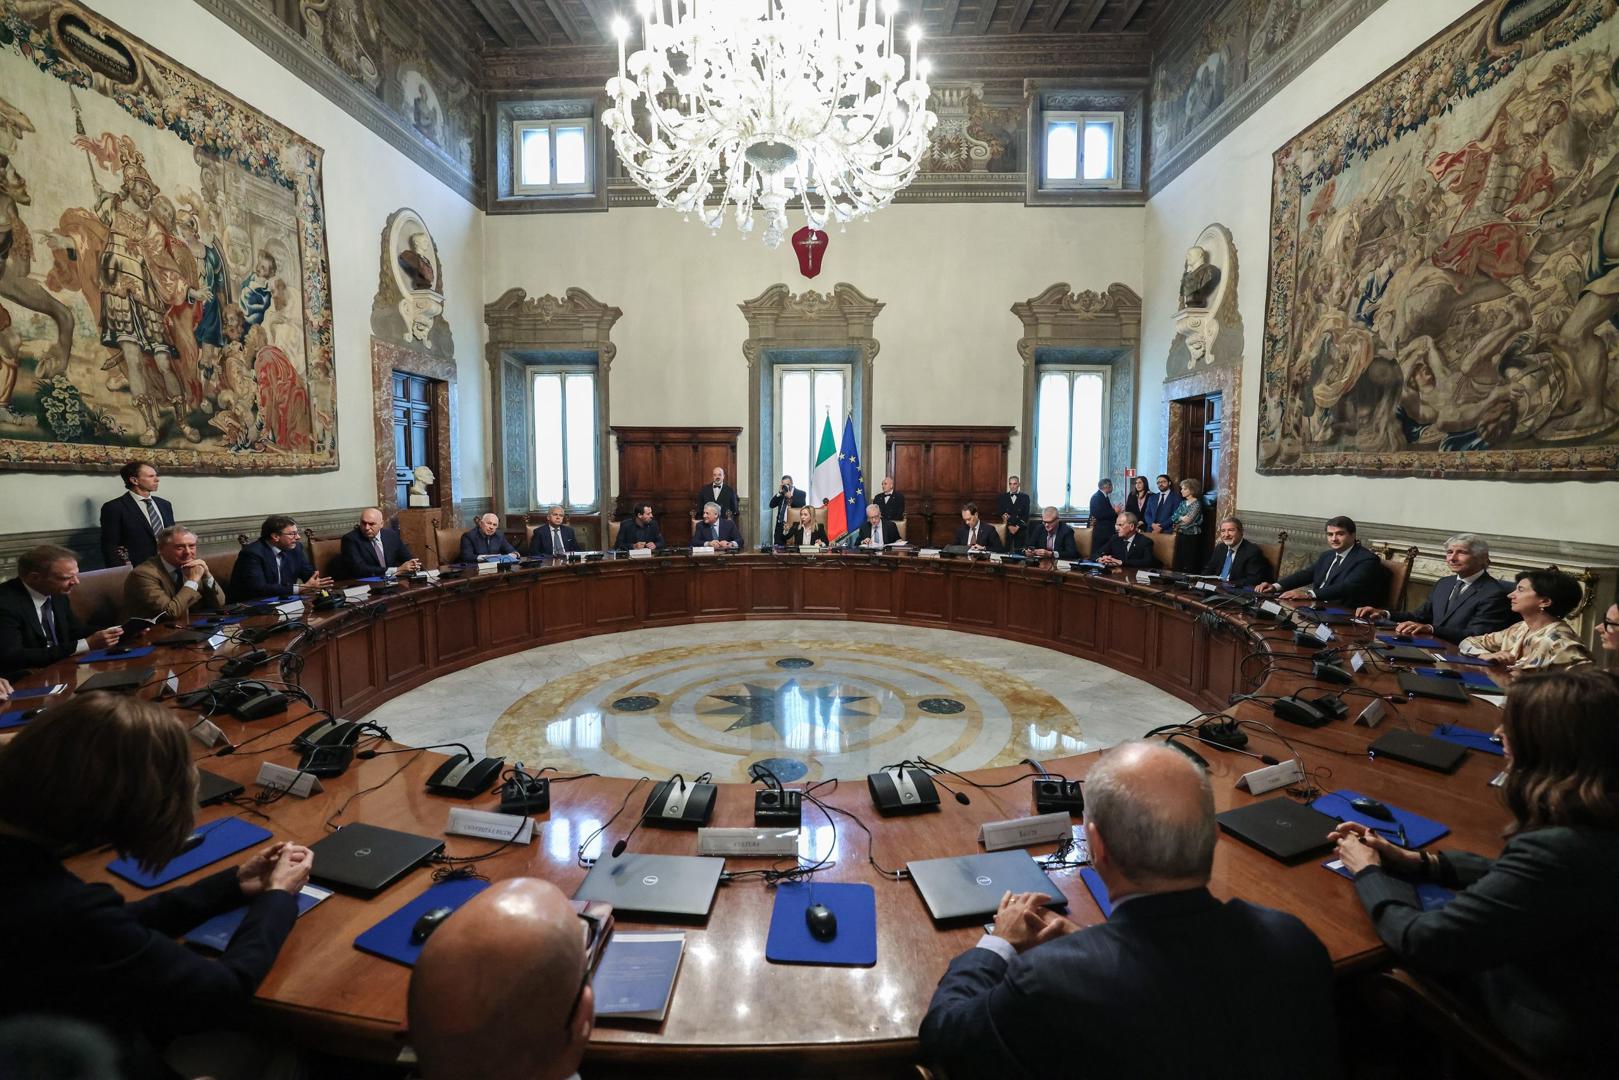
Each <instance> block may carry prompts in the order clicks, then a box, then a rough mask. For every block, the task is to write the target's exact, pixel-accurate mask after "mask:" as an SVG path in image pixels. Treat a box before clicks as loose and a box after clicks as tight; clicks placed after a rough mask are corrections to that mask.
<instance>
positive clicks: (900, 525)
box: [883, 518, 911, 544]
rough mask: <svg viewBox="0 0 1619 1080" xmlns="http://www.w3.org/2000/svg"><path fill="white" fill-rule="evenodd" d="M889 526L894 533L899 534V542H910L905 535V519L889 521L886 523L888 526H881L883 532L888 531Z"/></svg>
mask: <svg viewBox="0 0 1619 1080" xmlns="http://www.w3.org/2000/svg"><path fill="white" fill-rule="evenodd" d="M889 526H893V529H894V531H895V532H896V533H898V534H899V538H900V539H901V540H903V541H905V542H906V543H907V544H908V543H910V542H911V538H910V537H908V536H906V535H905V519H904V518H901V519H900V520H898V521H890V522H889V523H888V525H884V526H883V531H884V532H886V531H888V528H889Z"/></svg>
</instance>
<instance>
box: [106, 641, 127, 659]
mask: <svg viewBox="0 0 1619 1080" xmlns="http://www.w3.org/2000/svg"><path fill="white" fill-rule="evenodd" d="M128 651H129V646H128V645H125V644H123V643H122V642H120V643H119V644H117V645H108V646H107V648H106V653H107V655H108V656H122V655H123V654H124V653H126V652H128Z"/></svg>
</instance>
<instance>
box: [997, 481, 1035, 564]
mask: <svg viewBox="0 0 1619 1080" xmlns="http://www.w3.org/2000/svg"><path fill="white" fill-rule="evenodd" d="M995 513H996V515H997V516H998V517H999V518H1000V520H1001V524H1002V525H1005V526H1006V550H1008V551H1016V550H1018V549H1019V548H1021V547H1022V546H1023V534H1024V532H1025V531H1026V530H1027V528H1028V524H1029V513H1030V511H1029V493H1028V492H1027V491H1024V490H1023V481H1022V480H1020V479H1018V478H1017V477H1015V476H1008V477H1007V478H1006V490H1005V491H1003V492H1001V493H1000V495H998V496H996V499H995Z"/></svg>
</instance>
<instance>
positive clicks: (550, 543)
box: [528, 506, 579, 559]
mask: <svg viewBox="0 0 1619 1080" xmlns="http://www.w3.org/2000/svg"><path fill="white" fill-rule="evenodd" d="M566 516H567V515H566V514H565V513H563V510H562V507H560V506H553V507H551V509H550V510H548V511H546V514H545V524H544V525H541V526H540V527H539V528H537V529H535V530H534V538H533V539H532V540H530V541H529V543H528V553H529V556H530V557H534V556H540V555H543V556H545V557H546V558H551V559H559V558H561V557H562V556H564V555H566V554H567V553H568V552H570V551H578V550H579V541H578V540H576V539H574V535H573V530H572V529H570V528H569V527H568V526H566V525H564V524H562V519H563V518H564V517H566Z"/></svg>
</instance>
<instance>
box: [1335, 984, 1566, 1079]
mask: <svg viewBox="0 0 1619 1080" xmlns="http://www.w3.org/2000/svg"><path fill="white" fill-rule="evenodd" d="M1361 992H1362V995H1363V996H1364V998H1365V1000H1366V1002H1367V1005H1368V1006H1369V1007H1370V1009H1371V1010H1372V1012H1373V1015H1374V1016H1388V1017H1390V1018H1393V1017H1398V1018H1400V1019H1401V1020H1402V1021H1407V1022H1413V1023H1415V1024H1417V1025H1419V1026H1420V1027H1422V1028H1423V1029H1424V1030H1425V1031H1427V1032H1429V1033H1430V1034H1431V1035H1432V1037H1433V1041H1434V1043H1435V1044H1436V1045H1437V1046H1438V1048H1439V1049H1440V1051H1441V1052H1442V1053H1443V1054H1444V1056H1445V1057H1446V1058H1448V1059H1450V1060H1449V1061H1448V1062H1446V1064H1447V1065H1448V1066H1449V1068H1448V1069H1446V1070H1444V1071H1443V1072H1441V1073H1440V1075H1446V1076H1478V1077H1488V1078H1490V1080H1551V1078H1552V1077H1555V1076H1559V1075H1564V1074H1563V1073H1562V1072H1561V1071H1560V1070H1558V1069H1557V1068H1555V1067H1545V1066H1542V1065H1539V1064H1537V1063H1535V1062H1533V1061H1530V1060H1529V1059H1527V1058H1525V1057H1524V1056H1523V1054H1522V1052H1521V1051H1519V1050H1518V1048H1517V1047H1516V1046H1514V1045H1513V1044H1511V1043H1510V1042H1508V1041H1507V1040H1505V1039H1503V1038H1502V1037H1501V1036H1500V1035H1499V1034H1497V1033H1496V1031H1495V1028H1494V1026H1493V1025H1492V1024H1491V1023H1490V1021H1489V1019H1488V1018H1487V1017H1485V1016H1484V1015H1482V1014H1481V1013H1480V1012H1479V1011H1478V1009H1477V1007H1476V1006H1474V1005H1471V1004H1470V1003H1468V1002H1465V1001H1463V1000H1462V999H1461V998H1459V997H1457V996H1456V995H1455V994H1453V993H1452V992H1451V991H1449V990H1447V989H1446V988H1445V987H1443V986H1441V985H1439V984H1437V983H1434V982H1431V981H1429V980H1427V979H1424V978H1421V977H1420V976H1417V975H1413V974H1412V973H1411V972H1409V971H1407V970H1405V969H1404V968H1394V969H1393V970H1391V971H1383V972H1378V973H1377V974H1375V975H1370V976H1367V978H1366V980H1365V982H1364V983H1363V984H1362V986H1361Z"/></svg>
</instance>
